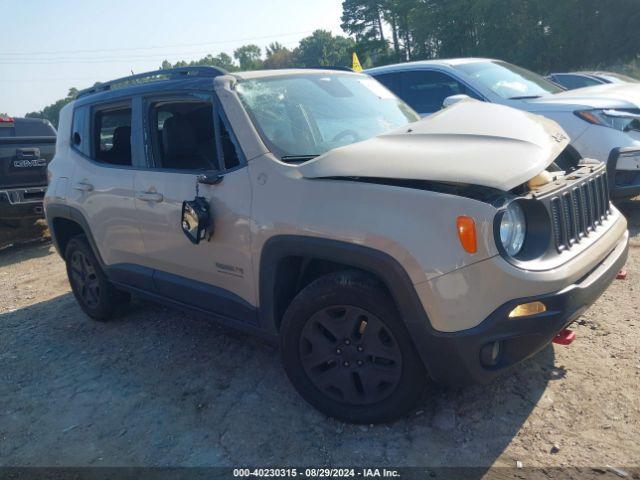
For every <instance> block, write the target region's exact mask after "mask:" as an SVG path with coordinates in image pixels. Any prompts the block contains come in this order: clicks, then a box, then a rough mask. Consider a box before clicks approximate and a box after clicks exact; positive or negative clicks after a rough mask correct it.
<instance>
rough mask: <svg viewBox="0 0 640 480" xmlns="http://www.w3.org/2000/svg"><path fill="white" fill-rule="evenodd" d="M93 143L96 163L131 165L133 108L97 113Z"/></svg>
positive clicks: (106, 110) (127, 107)
mask: <svg viewBox="0 0 640 480" xmlns="http://www.w3.org/2000/svg"><path fill="white" fill-rule="evenodd" d="M93 142H94V152H95V155H94V157H95V159H96V161H98V162H100V163H107V164H110V165H122V166H127V165H131V107H130V106H126V107H125V106H122V107H114V108H113V109H104V110H102V109H101V110H98V111H97V112H95V117H94V132H93Z"/></svg>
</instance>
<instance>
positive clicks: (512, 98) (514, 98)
mask: <svg viewBox="0 0 640 480" xmlns="http://www.w3.org/2000/svg"><path fill="white" fill-rule="evenodd" d="M541 96H542V95H522V96H521V97H509V100H527V99H529V98H540V97H541Z"/></svg>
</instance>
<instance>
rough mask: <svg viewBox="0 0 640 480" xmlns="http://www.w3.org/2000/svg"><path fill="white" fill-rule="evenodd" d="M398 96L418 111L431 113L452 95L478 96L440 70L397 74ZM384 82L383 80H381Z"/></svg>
mask: <svg viewBox="0 0 640 480" xmlns="http://www.w3.org/2000/svg"><path fill="white" fill-rule="evenodd" d="M398 80H399V84H400V85H399V90H396V92H397V93H398V96H399V97H400V98H402V100H404V101H405V102H407V103H408V104H409V105H410V106H411V107H412V108H413V109H414V110H416V111H417V112H418V113H433V112H437V111H438V110H440V109H441V108H442V104H443V102H444V100H445V98H447V97H450V96H452V95H461V94H464V95H469V96H470V97H472V98H478V96H477V95H476V94H475V93H474V92H472V91H471V90H469V89H468V88H467V87H466V86H465V85H463V84H462V83H460V82H458V81H457V80H456V79H454V78H452V77H450V76H449V75H446V74H444V73H441V72H430V71H414V72H402V73H399V74H398ZM383 83H384V82H383Z"/></svg>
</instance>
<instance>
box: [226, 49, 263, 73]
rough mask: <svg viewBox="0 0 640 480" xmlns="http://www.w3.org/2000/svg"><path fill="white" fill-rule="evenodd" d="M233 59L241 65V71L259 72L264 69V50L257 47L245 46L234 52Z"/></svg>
mask: <svg viewBox="0 0 640 480" xmlns="http://www.w3.org/2000/svg"><path fill="white" fill-rule="evenodd" d="M233 58H235V59H236V60H237V61H238V63H239V64H240V69H241V70H259V69H260V68H262V50H261V49H260V47H259V46H257V45H243V46H241V47H239V48H236V49H235V50H234V51H233Z"/></svg>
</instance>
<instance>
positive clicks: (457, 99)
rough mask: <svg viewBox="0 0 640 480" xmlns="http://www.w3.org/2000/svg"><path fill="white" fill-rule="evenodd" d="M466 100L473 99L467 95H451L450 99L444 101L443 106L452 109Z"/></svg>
mask: <svg viewBox="0 0 640 480" xmlns="http://www.w3.org/2000/svg"><path fill="white" fill-rule="evenodd" d="M465 100H472V98H471V97H470V96H469V95H465V94H460V95H451V96H450V97H447V98H445V99H444V101H443V102H442V106H443V107H444V108H447V107H450V106H451V105H455V104H456V103H458V102H463V101H465Z"/></svg>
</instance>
